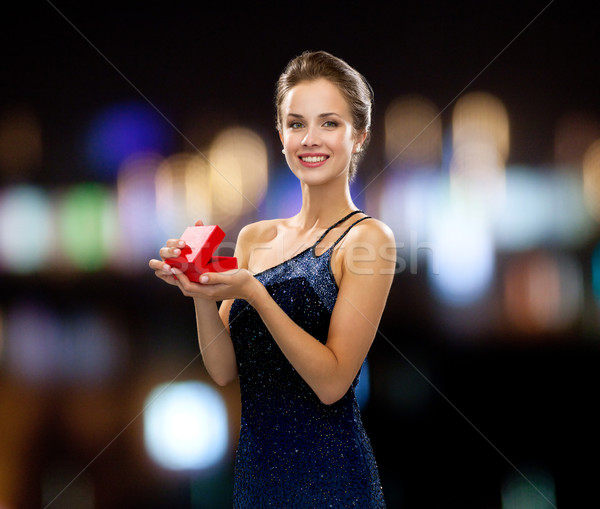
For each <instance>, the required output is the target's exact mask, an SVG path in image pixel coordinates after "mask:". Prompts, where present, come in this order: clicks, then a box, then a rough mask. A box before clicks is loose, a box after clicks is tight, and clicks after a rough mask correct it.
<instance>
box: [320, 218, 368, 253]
mask: <svg viewBox="0 0 600 509" xmlns="http://www.w3.org/2000/svg"><path fill="white" fill-rule="evenodd" d="M358 213H362V214H364V212H363V211H362V210H353V211H352V212H350V214H348V215H345V216H344V217H342V219H340V220H339V221H336V222H335V223H333V224H332V225H331V226H330V227H329V228H327V230H325V231H324V232H323V235H321V236H320V237H319V239H318V240H317V241H316V242H315V243H314V244H313V246H312V248H313V249H315V248H316V247H317V246H318V245H319V243H320V242H321V241H322V240H323V239H324V238H325V235H327V234H328V233H329V232H330V231H331V230H333V229H334V228H335V227H336V226H338V225H340V224H342V223H343V222H344V221H345V220H346V219H348V218H349V217H352V216H353V215H354V214H358Z"/></svg>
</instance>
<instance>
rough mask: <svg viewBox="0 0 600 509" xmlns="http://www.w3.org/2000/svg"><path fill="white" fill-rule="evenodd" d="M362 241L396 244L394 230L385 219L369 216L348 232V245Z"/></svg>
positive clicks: (379, 244) (378, 244) (377, 243)
mask: <svg viewBox="0 0 600 509" xmlns="http://www.w3.org/2000/svg"><path fill="white" fill-rule="evenodd" d="M361 243H370V244H372V245H373V246H381V245H388V244H394V243H395V237H394V232H393V231H392V229H391V228H390V227H389V226H388V225H387V224H385V223H384V222H383V221H381V220H379V219H376V218H374V217H369V218H368V219H365V220H364V221H361V222H360V223H358V224H357V225H356V226H354V227H353V228H352V229H351V230H350V231H349V232H348V239H347V241H346V242H345V244H346V247H348V245H356V244H361Z"/></svg>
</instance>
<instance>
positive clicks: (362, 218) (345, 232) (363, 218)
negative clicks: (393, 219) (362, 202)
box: [329, 216, 371, 249]
mask: <svg viewBox="0 0 600 509" xmlns="http://www.w3.org/2000/svg"><path fill="white" fill-rule="evenodd" d="M370 218H371V216H365V217H361V218H360V219H358V220H357V221H354V222H353V223H352V224H351V225H350V226H348V228H346V231H344V233H342V234H341V235H340V236H339V237H338V239H337V240H336V241H335V242H334V243H333V246H331V247H330V248H329V249H333V248H334V247H335V246H337V245H338V243H339V242H341V241H342V239H343V238H344V237H345V236H346V234H347V233H348V232H349V231H350V230H351V229H352V227H353V226H354V225H356V224H358V223H360V222H361V221H364V220H365V219H370Z"/></svg>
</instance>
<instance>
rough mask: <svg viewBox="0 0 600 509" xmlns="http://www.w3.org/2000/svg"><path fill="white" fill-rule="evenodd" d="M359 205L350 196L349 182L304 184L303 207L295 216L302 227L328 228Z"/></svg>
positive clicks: (295, 219) (298, 225) (298, 224)
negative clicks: (341, 184) (339, 183)
mask: <svg viewBox="0 0 600 509" xmlns="http://www.w3.org/2000/svg"><path fill="white" fill-rule="evenodd" d="M356 209H357V207H356V205H354V202H353V201H352V197H351V196H350V188H349V185H348V183H347V181H346V182H345V185H344V186H343V187H342V186H339V185H338V186H337V189H334V188H333V186H327V185H324V186H312V187H310V186H307V185H303V186H302V208H301V209H300V212H299V213H298V214H296V216H295V217H294V222H295V223H296V224H297V227H299V228H301V229H311V228H315V227H318V228H327V227H328V226H330V225H331V224H333V223H335V222H336V221H338V220H339V219H341V218H342V217H344V216H345V215H346V214H349V213H350V212H351V211H353V210H356Z"/></svg>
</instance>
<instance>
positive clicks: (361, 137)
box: [354, 131, 369, 153]
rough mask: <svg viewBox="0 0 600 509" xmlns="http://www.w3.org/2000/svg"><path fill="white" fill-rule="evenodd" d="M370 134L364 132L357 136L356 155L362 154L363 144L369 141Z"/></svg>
mask: <svg viewBox="0 0 600 509" xmlns="http://www.w3.org/2000/svg"><path fill="white" fill-rule="evenodd" d="M368 134H369V132H368V131H363V132H362V133H360V134H358V135H357V136H356V141H355V143H354V153H357V152H360V151H361V150H362V146H363V143H364V142H365V140H366V139H367V136H368Z"/></svg>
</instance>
